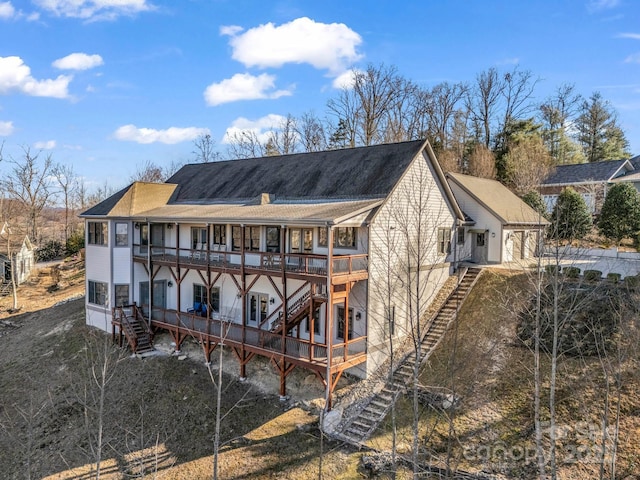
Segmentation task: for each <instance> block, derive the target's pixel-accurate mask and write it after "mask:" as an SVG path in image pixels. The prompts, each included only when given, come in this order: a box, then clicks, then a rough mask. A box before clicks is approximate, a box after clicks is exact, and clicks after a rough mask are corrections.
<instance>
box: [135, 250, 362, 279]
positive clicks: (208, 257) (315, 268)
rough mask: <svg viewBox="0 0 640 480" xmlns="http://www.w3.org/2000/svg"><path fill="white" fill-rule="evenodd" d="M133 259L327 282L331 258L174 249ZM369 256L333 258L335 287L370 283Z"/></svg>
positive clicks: (140, 254) (138, 254) (137, 254)
mask: <svg viewBox="0 0 640 480" xmlns="http://www.w3.org/2000/svg"><path fill="white" fill-rule="evenodd" d="M133 259H134V261H136V262H139V263H146V262H148V261H151V262H153V264H154V265H162V266H167V267H181V268H195V269H199V270H206V269H211V270H213V271H220V272H223V273H230V274H240V273H241V270H242V269H244V272H245V274H247V275H252V274H269V276H272V277H280V276H282V275H283V274H284V275H287V277H289V278H300V279H326V278H327V266H328V263H329V261H328V258H327V256H326V255H303V254H294V253H267V252H248V251H246V252H227V251H204V250H191V249H186V248H179V249H178V248H174V247H151V255H150V256H149V254H148V249H142V248H141V247H140V246H139V245H137V246H135V247H134V254H133ZM367 262H368V259H367V255H366V254H359V255H338V256H334V257H333V258H332V269H331V272H332V276H331V283H332V284H333V285H339V284H343V283H348V282H354V281H359V280H366V279H367V278H368V276H369V274H368V265H367Z"/></svg>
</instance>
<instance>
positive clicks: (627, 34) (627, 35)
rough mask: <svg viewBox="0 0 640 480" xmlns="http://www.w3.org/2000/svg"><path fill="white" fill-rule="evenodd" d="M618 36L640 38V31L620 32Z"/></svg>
mask: <svg viewBox="0 0 640 480" xmlns="http://www.w3.org/2000/svg"><path fill="white" fill-rule="evenodd" d="M616 37H618V38H630V39H632V40H640V33H619V34H618V35H616Z"/></svg>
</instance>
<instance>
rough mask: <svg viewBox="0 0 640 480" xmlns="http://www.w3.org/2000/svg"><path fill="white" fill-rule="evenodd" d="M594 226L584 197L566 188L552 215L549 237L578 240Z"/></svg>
mask: <svg viewBox="0 0 640 480" xmlns="http://www.w3.org/2000/svg"><path fill="white" fill-rule="evenodd" d="M592 226H593V220H592V219H591V213H590V212H589V209H588V208H587V204H586V203H585V201H584V199H583V198H582V196H581V195H580V194H579V193H578V192H576V191H575V190H574V189H572V188H565V189H564V190H563V191H562V193H561V194H560V195H559V196H558V201H557V202H556V205H555V207H553V212H552V213H551V225H550V226H549V236H550V237H551V238H555V239H557V240H578V239H581V238H583V237H584V236H585V235H586V234H587V233H589V231H590V230H591V227H592Z"/></svg>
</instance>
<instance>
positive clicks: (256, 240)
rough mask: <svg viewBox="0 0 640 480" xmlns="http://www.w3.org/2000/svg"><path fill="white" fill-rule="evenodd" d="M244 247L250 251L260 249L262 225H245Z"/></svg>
mask: <svg viewBox="0 0 640 480" xmlns="http://www.w3.org/2000/svg"><path fill="white" fill-rule="evenodd" d="M244 249H245V250H248V251H250V252H259V251H260V227H244Z"/></svg>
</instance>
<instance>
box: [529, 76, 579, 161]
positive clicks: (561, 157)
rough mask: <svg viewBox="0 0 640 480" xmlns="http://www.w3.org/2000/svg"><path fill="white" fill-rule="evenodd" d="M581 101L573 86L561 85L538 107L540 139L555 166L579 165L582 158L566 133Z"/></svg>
mask: <svg viewBox="0 0 640 480" xmlns="http://www.w3.org/2000/svg"><path fill="white" fill-rule="evenodd" d="M581 101H582V97H581V96H580V95H579V94H577V93H575V85H571V84H563V85H561V86H559V87H558V88H557V89H556V92H555V94H554V95H553V96H552V97H549V98H548V99H547V100H545V102H544V103H542V105H540V107H539V109H540V114H539V116H540V120H541V121H542V138H543V139H544V142H545V145H546V146H547V149H548V150H549V153H550V154H551V156H552V157H553V158H554V159H555V162H556V164H559V165H563V164H566V163H581V162H582V159H583V158H584V157H583V156H582V155H581V152H580V148H579V146H578V145H576V144H574V143H573V141H572V140H571V138H570V136H569V133H568V128H569V123H570V122H571V121H572V120H573V119H575V116H576V114H577V112H578V107H579V105H580V102H581Z"/></svg>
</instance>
